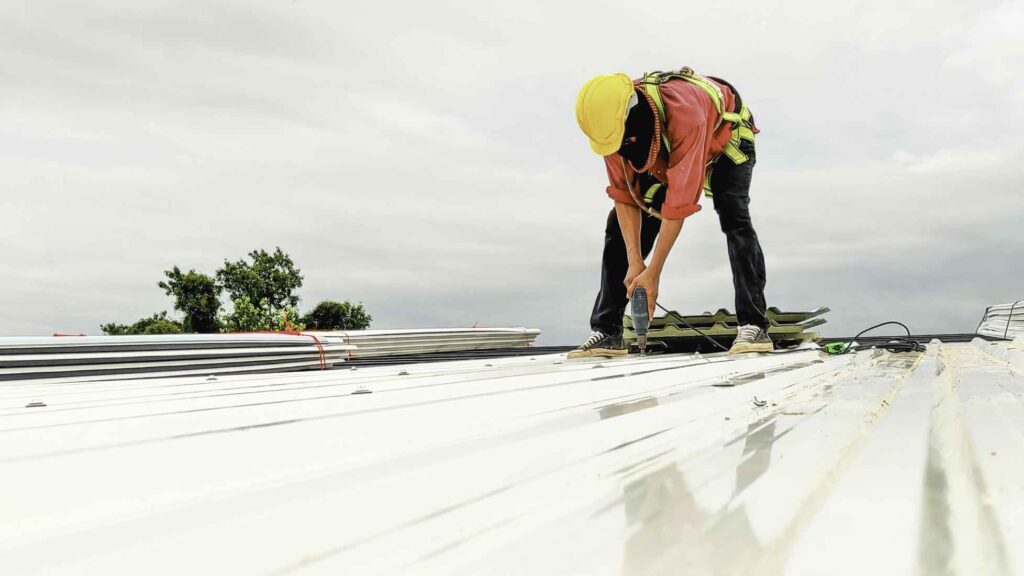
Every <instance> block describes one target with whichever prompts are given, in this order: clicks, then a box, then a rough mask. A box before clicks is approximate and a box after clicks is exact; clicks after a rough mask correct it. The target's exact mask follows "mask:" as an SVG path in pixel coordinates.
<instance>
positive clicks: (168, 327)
mask: <svg viewBox="0 0 1024 576" xmlns="http://www.w3.org/2000/svg"><path fill="white" fill-rule="evenodd" d="M100 329H101V330H103V333H104V334H106V335H108V336H127V335H138V334H181V333H182V332H183V331H184V328H183V326H182V324H181V322H178V321H177V320H174V319H172V318H168V317H167V312H161V313H159V314H153V316H152V318H143V319H141V320H139V321H138V322H136V323H134V324H117V323H110V324H103V325H101V326H100Z"/></svg>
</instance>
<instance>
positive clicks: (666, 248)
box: [626, 220, 683, 318]
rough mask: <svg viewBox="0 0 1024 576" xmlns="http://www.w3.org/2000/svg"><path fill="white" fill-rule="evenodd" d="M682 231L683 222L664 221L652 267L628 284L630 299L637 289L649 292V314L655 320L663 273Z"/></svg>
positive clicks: (655, 248) (652, 258) (652, 257)
mask: <svg viewBox="0 0 1024 576" xmlns="http://www.w3.org/2000/svg"><path fill="white" fill-rule="evenodd" d="M682 229H683V221H682V220H662V221H661V230H660V231H659V232H658V243H657V244H655V246H654V254H653V255H652V256H651V265H650V266H648V267H647V268H646V269H645V270H642V271H641V272H640V274H638V275H637V276H636V277H635V278H634V279H633V281H632V282H629V283H627V287H626V292H627V294H628V296H629V297H630V298H632V297H633V290H635V289H636V288H637V287H640V286H642V287H643V289H644V290H645V291H646V292H647V314H648V315H649V316H650V317H651V318H654V305H655V304H656V303H657V302H658V287H659V286H660V284H661V271H662V270H664V269H665V260H666V259H668V254H669V252H671V251H672V246H674V245H675V243H676V238H678V237H679V231H680V230H682Z"/></svg>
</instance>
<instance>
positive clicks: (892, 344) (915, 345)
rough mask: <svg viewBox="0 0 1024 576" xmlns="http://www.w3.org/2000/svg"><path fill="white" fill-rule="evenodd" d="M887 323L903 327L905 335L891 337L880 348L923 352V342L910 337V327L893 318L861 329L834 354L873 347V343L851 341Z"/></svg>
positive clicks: (893, 350)
mask: <svg viewBox="0 0 1024 576" xmlns="http://www.w3.org/2000/svg"><path fill="white" fill-rule="evenodd" d="M889 324H895V325H897V326H901V327H903V329H904V330H906V331H907V335H906V336H897V337H893V338H892V339H891V340H889V341H888V342H886V343H885V344H882V345H881V346H880V347H881V348H884V349H885V350H888V351H889V352H924V350H925V347H924V344H921V343H920V342H918V341H917V340H914V339H913V337H911V334H910V328H907V325H906V324H904V323H902V322H896V321H895V320H890V321H888V322H882V323H881V324H875V325H874V326H872V327H870V328H865V329H864V330H861V331H860V332H859V333H858V334H857V335H856V336H854V337H853V338H850V343H849V344H847V345H846V347H845V348H843V350H842V351H841V352H836V354H846V353H848V352H850V351H851V350H853V351H856V350H864V349H866V348H874V347H875V346H874V345H868V344H865V345H857V346H854V345H853V343H854V342H855V341H856V340H857V338H860V337H861V336H863V335H864V334H866V333H868V332H870V331H872V330H874V329H875V328H881V327H882V326H888V325H889Z"/></svg>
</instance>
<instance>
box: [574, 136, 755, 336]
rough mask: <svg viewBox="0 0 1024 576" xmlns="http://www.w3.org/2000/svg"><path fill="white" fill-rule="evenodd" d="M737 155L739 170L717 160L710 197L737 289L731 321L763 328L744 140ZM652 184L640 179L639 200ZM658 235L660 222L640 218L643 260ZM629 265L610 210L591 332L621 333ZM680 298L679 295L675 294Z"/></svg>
mask: <svg viewBox="0 0 1024 576" xmlns="http://www.w3.org/2000/svg"><path fill="white" fill-rule="evenodd" d="M740 150H742V151H743V152H744V153H746V154H747V155H748V156H749V157H750V160H748V161H747V162H745V163H743V164H740V165H739V166H737V165H735V164H733V163H732V161H731V160H729V159H728V158H727V157H725V156H721V157H719V159H718V160H717V161H716V162H715V167H714V170H713V171H712V172H711V191H712V193H713V194H714V203H715V211H716V212H718V220H719V223H720V224H721V226H722V232H724V233H725V240H726V245H727V246H728V249H729V264H731V265H732V285H733V287H734V288H735V289H736V315H737V317H738V320H739V323H740V324H741V325H743V324H754V325H757V326H760V327H761V328H765V329H767V328H768V319H767V318H766V317H765V316H764V313H765V301H764V286H765V270H764V254H762V252H761V243H760V242H758V240H757V232H755V231H754V226H753V224H752V223H751V221H750V210H749V205H750V180H751V176H752V174H753V170H754V163H755V162H756V153H755V151H754V145H753V143H751V142H747V141H746V140H744V141H742V143H741V144H740ZM653 182H654V180H653V179H652V178H651V177H650V176H647V175H646V174H641V175H640V189H639V190H638V191H637V192H638V193H640V194H642V193H643V191H644V190H647V189H648V187H649V186H650V184H652V183H653ZM662 202H664V188H662V190H661V191H659V192H658V194H657V195H656V196H655V198H654V202H653V205H654V207H655V209H660V208H661V203H662ZM660 229H661V221H660V220H658V219H657V218H655V217H653V216H649V215H648V214H646V213H644V214H643V218H642V221H641V227H640V252H641V254H643V257H644V259H646V258H647V255H648V254H650V252H651V249H652V248H653V247H654V241H655V239H656V238H657V237H658V231H659V230H660ZM628 269H629V262H628V260H627V258H626V244H625V242H624V241H623V239H622V230H621V229H620V228H619V220H618V217H617V216H616V215H615V210H614V209H612V211H611V214H609V215H608V224H607V225H606V227H605V230H604V256H603V257H602V259H601V291H600V292H598V294H597V300H595V301H594V311H593V313H592V314H591V315H590V327H591V329H593V330H600V331H601V332H604V333H605V334H613V335H618V334H621V333H622V315H623V313H625V311H626V302H627V300H626V286H625V285H624V284H623V280H625V278H626V271H627V270H628ZM674 292H676V293H679V291H674Z"/></svg>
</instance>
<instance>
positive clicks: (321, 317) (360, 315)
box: [302, 300, 373, 330]
mask: <svg viewBox="0 0 1024 576" xmlns="http://www.w3.org/2000/svg"><path fill="white" fill-rule="evenodd" d="M371 320H373V317H372V316H370V315H369V314H367V313H366V309H364V308H363V305H362V304H352V303H351V302H349V301H348V300H346V301H344V302H336V301H334V300H324V301H323V302H321V303H319V304H317V305H316V307H314V308H313V309H312V310H310V311H309V313H308V314H306V315H305V316H303V317H302V322H303V324H305V325H306V328H309V329H315V330H363V329H365V328H369V327H370V321H371Z"/></svg>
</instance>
